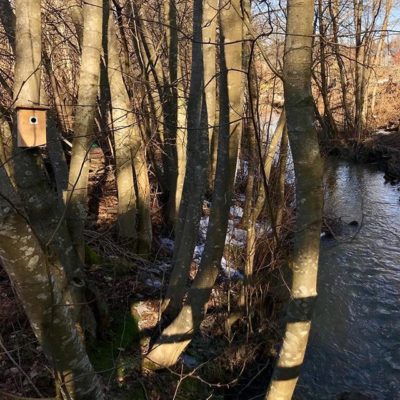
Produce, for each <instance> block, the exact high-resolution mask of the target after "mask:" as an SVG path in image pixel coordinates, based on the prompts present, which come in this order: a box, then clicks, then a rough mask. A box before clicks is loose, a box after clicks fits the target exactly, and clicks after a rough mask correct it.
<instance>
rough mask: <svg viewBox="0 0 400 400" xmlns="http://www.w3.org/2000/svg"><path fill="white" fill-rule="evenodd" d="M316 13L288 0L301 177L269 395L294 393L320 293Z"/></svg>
mask: <svg viewBox="0 0 400 400" xmlns="http://www.w3.org/2000/svg"><path fill="white" fill-rule="evenodd" d="M313 18H314V2H313V1H312V0H306V1H304V0H289V1H288V20H287V30H286V41H285V54H284V95H285V109H286V115H287V128H288V134H289V140H290V147H291V150H292V155H293V163H294V169H295V179H296V232H295V237H294V250H293V256H292V261H291V269H292V285H291V299H290V302H289V305H288V310H287V325H286V330H285V335H284V339H283V345H282V349H281V351H280V355H279V358H278V361H277V363H276V366H275V369H274V374H273V377H272V380H271V382H270V385H269V388H268V392H267V394H266V397H265V398H266V399H268V400H278V399H279V400H285V399H287V400H289V399H291V398H292V395H293V392H294V389H295V386H296V382H297V379H298V376H299V371H300V368H301V365H302V363H303V360H304V354H305V350H306V346H307V341H308V336H309V332H310V326H311V315H312V310H313V304H314V300H315V298H316V296H317V288H316V284H317V271H318V258H319V243H320V231H321V220H322V200H323V196H322V164H321V157H320V152H319V146H318V138H317V133H316V131H315V128H314V125H313V122H314V108H313V99H312V93H311V65H312V61H311V56H312V33H313Z"/></svg>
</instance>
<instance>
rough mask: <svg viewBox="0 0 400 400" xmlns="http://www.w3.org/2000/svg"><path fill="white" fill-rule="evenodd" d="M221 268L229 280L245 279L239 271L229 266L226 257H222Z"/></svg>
mask: <svg viewBox="0 0 400 400" xmlns="http://www.w3.org/2000/svg"><path fill="white" fill-rule="evenodd" d="M221 268H222V271H223V272H224V274H225V275H226V277H228V278H229V279H239V280H243V279H244V277H243V274H242V273H241V272H240V271H239V270H237V269H234V268H232V267H231V266H228V263H227V261H226V259H225V257H222V259H221Z"/></svg>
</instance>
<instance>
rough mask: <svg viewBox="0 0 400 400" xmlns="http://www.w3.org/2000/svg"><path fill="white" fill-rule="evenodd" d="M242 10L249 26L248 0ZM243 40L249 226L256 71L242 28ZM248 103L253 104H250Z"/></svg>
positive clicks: (245, 213)
mask: <svg viewBox="0 0 400 400" xmlns="http://www.w3.org/2000/svg"><path fill="white" fill-rule="evenodd" d="M243 4H244V10H245V15H244V18H246V20H248V22H249V24H251V2H250V0H246V1H244V3H243ZM244 39H245V40H246V42H245V43H244V46H243V68H244V70H245V71H247V98H246V102H247V106H246V107H245V109H246V119H245V123H244V124H243V125H244V129H243V133H244V137H245V139H247V140H246V142H247V144H248V155H249V156H248V169H247V170H248V175H247V184H246V200H245V204H244V208H243V217H242V222H243V223H244V225H245V226H248V224H249V218H250V214H251V211H252V208H253V203H254V202H253V199H254V194H253V192H254V183H255V182H254V180H255V175H256V172H257V167H258V161H259V160H258V153H257V138H256V134H257V132H256V129H255V127H256V123H255V122H256V121H254V120H253V112H252V111H254V110H256V108H257V94H258V90H257V71H256V66H255V63H254V61H253V60H252V59H250V57H251V50H252V45H253V42H252V41H251V40H252V35H251V33H250V32H249V29H248V28H247V27H246V26H245V27H244ZM250 101H252V102H253V104H250Z"/></svg>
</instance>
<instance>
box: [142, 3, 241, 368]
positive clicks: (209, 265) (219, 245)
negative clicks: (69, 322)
mask: <svg viewBox="0 0 400 400" xmlns="http://www.w3.org/2000/svg"><path fill="white" fill-rule="evenodd" d="M231 3H232V5H234V6H235V7H232V6H231V4H229V5H225V7H223V8H221V10H220V40H221V48H220V96H219V98H220V131H219V146H218V162H217V174H216V181H215V191H214V197H213V203H212V208H211V215H210V223H209V226H208V231H207V241H206V245H205V250H204V254H203V257H202V260H201V263H200V266H199V271H198V273H197V275H196V278H195V280H194V282H193V284H192V287H191V289H190V291H189V293H188V299H187V304H185V305H184V306H183V308H182V310H181V311H180V313H179V314H178V316H177V317H176V318H175V320H174V321H173V322H172V323H171V324H170V325H169V326H168V327H167V328H166V329H164V331H163V332H162V334H161V337H160V338H159V340H158V341H157V342H156V344H155V345H154V347H153V348H152V350H151V351H150V353H149V354H148V355H147V357H146V360H145V365H147V366H149V367H152V368H160V367H169V366H171V365H174V364H175V363H176V361H177V360H178V358H179V356H180V354H181V353H182V352H183V351H184V350H185V348H186V347H187V345H188V344H189V343H190V341H191V339H192V337H193V334H194V332H195V331H196V330H197V329H198V328H199V326H200V323H201V321H202V319H203V312H204V307H205V305H206V303H207V301H208V299H209V296H210V294H211V290H212V288H213V286H214V283H215V280H216V278H217V275H218V269H219V265H220V263H221V258H222V254H223V250H224V245H225V236H226V230H227V225H228V217H229V208H230V204H231V198H232V195H233V191H234V179H235V172H236V163H237V156H238V149H239V143H240V136H241V124H242V114H243V110H242V108H243V104H242V91H243V85H242V73H241V67H242V38H243V36H242V35H243V32H242V15H241V14H239V13H238V12H237V11H236V10H240V0H232V1H231Z"/></svg>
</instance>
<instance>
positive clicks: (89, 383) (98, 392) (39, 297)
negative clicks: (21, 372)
mask: <svg viewBox="0 0 400 400" xmlns="http://www.w3.org/2000/svg"><path fill="white" fill-rule="evenodd" d="M24 3H26V2H25V1H24ZM0 183H1V185H0V187H1V188H2V193H1V194H2V195H4V189H5V186H6V183H5V182H4V181H3V180H2V181H1V182H0ZM14 205H15V203H14ZM0 241H1V247H0V257H1V259H2V262H3V266H4V268H5V270H6V272H7V273H8V275H9V277H10V279H11V281H12V283H13V285H14V286H15V288H16V290H17V293H18V296H19V298H20V299H21V302H22V305H23V307H24V309H25V312H26V314H27V316H28V319H29V322H30V324H31V326H32V330H33V332H34V334H35V335H36V337H37V339H38V341H39V343H40V345H41V346H42V348H43V351H44V353H45V355H46V357H47V359H48V360H49V362H50V364H51V365H52V366H53V368H54V370H55V375H56V381H57V383H58V384H59V386H60V387H61V388H62V389H63V390H62V392H63V393H64V395H63V397H62V398H63V400H71V399H72V400H101V399H104V395H103V391H102V388H101V385H100V382H99V379H98V378H97V377H96V375H95V373H94V370H93V367H92V365H91V363H90V361H89V357H88V355H87V353H86V350H85V347H84V344H83V342H82V337H81V335H80V334H79V332H78V330H77V328H76V327H75V323H74V322H73V319H72V316H71V312H70V310H71V308H70V307H67V306H65V303H66V299H65V297H64V296H63V294H62V293H63V291H64V290H65V286H66V282H65V280H66V277H65V276H64V274H63V269H62V268H61V266H60V264H59V262H58V261H57V259H53V258H51V257H49V256H48V255H46V254H45V253H44V252H43V250H42V247H41V246H40V244H39V241H38V240H37V239H36V236H35V234H34V233H33V232H32V229H31V228H30V227H29V226H28V224H27V222H26V219H25V218H24V217H23V216H22V215H21V214H19V213H18V212H16V211H15V210H14V208H13V207H11V206H10V204H8V203H6V202H5V201H4V200H3V197H2V196H0ZM67 304H71V303H70V302H69V303H68V302H67Z"/></svg>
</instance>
